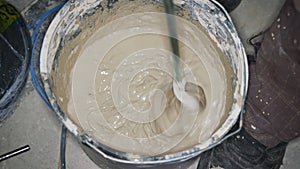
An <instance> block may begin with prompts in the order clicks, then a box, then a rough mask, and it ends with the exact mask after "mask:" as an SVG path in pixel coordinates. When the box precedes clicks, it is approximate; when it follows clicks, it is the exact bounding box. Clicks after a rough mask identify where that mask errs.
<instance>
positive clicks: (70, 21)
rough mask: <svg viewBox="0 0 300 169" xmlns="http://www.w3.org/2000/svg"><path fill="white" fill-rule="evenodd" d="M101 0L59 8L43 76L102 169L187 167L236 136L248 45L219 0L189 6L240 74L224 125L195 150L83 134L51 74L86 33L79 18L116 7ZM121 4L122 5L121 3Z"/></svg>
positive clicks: (45, 47)
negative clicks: (125, 147) (158, 149)
mask: <svg viewBox="0 0 300 169" xmlns="http://www.w3.org/2000/svg"><path fill="white" fill-rule="evenodd" d="M101 2H102V1H101V0H90V1H83V0H75V1H69V2H68V3H66V5H65V6H64V7H63V8H62V9H61V10H60V11H59V12H58V14H57V15H56V17H55V18H54V20H53V21H52V23H51V25H50V27H49V29H48V31H47V33H46V36H45V39H44V42H43V45H42V50H41V56H40V57H41V58H40V73H41V74H40V76H41V79H42V81H43V84H44V88H45V91H46V94H47V97H48V99H49V100H50V102H51V104H52V106H53V109H54V111H55V113H56V114H57V115H58V117H59V120H61V121H62V122H63V123H64V124H65V126H66V127H67V128H68V130H69V131H70V132H71V133H72V134H73V135H74V136H75V137H76V138H77V139H78V141H79V142H80V143H81V144H82V147H83V149H84V150H85V152H86V153H87V154H88V156H89V157H90V158H91V159H92V160H93V161H94V162H95V163H97V164H98V165H99V166H100V167H102V168H112V169H118V168H172V169H176V168H183V167H184V168H186V167H187V166H188V165H190V164H191V162H192V161H193V159H194V158H195V157H197V156H198V155H199V154H200V153H202V152H203V151H206V150H208V149H211V148H212V147H214V146H216V145H217V144H219V143H221V142H222V141H223V140H224V139H226V138H227V136H230V134H229V133H228V132H229V131H230V129H231V128H232V127H233V126H234V125H235V124H236V122H237V121H238V119H239V117H240V116H241V115H242V111H243V107H244V101H245V96H246V92H247V88H248V63H247V58H246V54H245V51H244V47H243V45H242V43H241V41H240V39H239V37H238V35H237V32H236V30H235V27H234V25H233V23H232V21H231V19H230V17H229V15H228V14H227V12H226V11H225V9H224V8H223V7H222V6H221V5H220V4H219V3H218V2H217V1H214V0H211V1H210V0H201V1H199V0H195V1H187V2H186V5H188V6H189V7H190V8H191V9H192V11H193V14H192V18H194V19H197V20H198V21H199V23H200V24H201V25H202V26H203V27H204V28H205V29H206V31H207V33H208V34H209V36H210V38H211V39H212V40H213V41H215V43H216V44H217V46H218V47H219V48H220V49H221V51H222V52H223V53H224V54H226V56H227V57H228V60H229V62H230V64H231V67H232V69H233V71H234V73H235V75H236V79H234V84H235V85H234V89H233V94H234V99H235V102H234V103H233V104H232V106H231V111H230V112H229V113H228V116H227V118H226V119H225V121H224V123H223V124H222V125H221V126H220V127H219V128H218V129H217V130H216V131H215V132H214V133H213V134H212V135H211V137H210V138H209V139H208V140H206V141H205V142H203V143H201V144H198V145H196V146H194V147H193V148H191V149H187V150H184V151H181V152H177V153H173V154H167V155H159V156H139V155H132V154H129V153H126V152H120V151H117V150H114V149H111V148H110V147H107V146H105V145H103V144H101V143H99V142H97V141H96V140H94V139H93V138H91V137H90V136H89V134H88V133H84V132H82V130H81V129H80V127H79V126H77V125H76V124H75V123H74V121H72V120H71V119H70V118H68V116H67V114H66V113H65V112H63V111H62V108H61V107H60V106H59V104H58V100H56V97H55V95H54V93H53V91H52V89H53V86H52V84H53V83H52V82H51V80H52V77H51V76H52V74H51V72H52V71H53V70H54V69H53V67H54V66H55V60H56V59H57V57H58V56H59V54H60V53H59V52H60V51H61V48H63V46H64V44H65V43H66V42H67V40H68V39H72V37H74V36H76V35H78V34H80V32H81V31H80V29H78V31H74V28H75V27H76V23H77V22H78V21H81V20H82V18H85V17H90V16H92V15H93V14H94V13H95V12H96V11H97V10H101V9H103V8H111V4H109V5H107V6H102V3H101ZM129 2H130V1H129ZM115 3H118V1H117V2H115ZM116 10H118V9H116ZM99 17H101V16H99ZM75 30H76V29H75ZM240 124H241V123H240Z"/></svg>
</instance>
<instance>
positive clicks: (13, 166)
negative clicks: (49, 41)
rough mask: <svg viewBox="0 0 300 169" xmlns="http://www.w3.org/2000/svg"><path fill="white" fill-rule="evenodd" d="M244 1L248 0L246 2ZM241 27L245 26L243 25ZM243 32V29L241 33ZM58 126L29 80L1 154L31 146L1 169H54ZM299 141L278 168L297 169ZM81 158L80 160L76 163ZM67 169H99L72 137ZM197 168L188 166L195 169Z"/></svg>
mask: <svg viewBox="0 0 300 169" xmlns="http://www.w3.org/2000/svg"><path fill="white" fill-rule="evenodd" d="M9 1H11V3H12V4H14V5H15V6H16V7H17V8H18V9H20V10H24V9H27V7H28V5H29V4H31V3H32V2H33V1H34V0H9ZM246 1H247V0H246ZM249 10H250V9H249ZM243 28H244V26H243ZM243 31H244V30H243ZM60 131H61V124H60V123H59V122H58V120H57V118H56V116H55V114H54V113H53V112H51V111H50V110H49V109H48V108H47V106H46V105H45V104H44V103H43V102H42V101H41V99H40V98H39V96H38V95H37V93H36V92H35V91H34V90H33V87H32V84H31V82H30V79H29V80H28V82H27V84H26V86H25V89H24V91H23V93H22V94H21V96H20V97H19V100H18V106H17V107H16V109H15V111H14V113H13V114H12V116H11V117H10V118H9V119H8V120H7V121H6V122H5V123H3V124H2V126H1V127H0V154H2V153H5V152H8V151H10V150H13V149H16V148H18V147H21V146H23V145H27V144H28V145H30V147H31V150H30V151H29V152H27V153H25V154H23V155H20V156H17V157H14V158H11V159H9V160H7V161H4V162H1V163H0V169H55V168H58V161H59V141H60ZM299 157H300V139H297V140H295V141H293V142H291V143H290V144H289V146H288V148H287V153H286V155H285V157H284V162H283V163H284V165H283V166H282V168H281V169H296V168H299V166H300V162H299V160H298V159H299ZM78 159H80V160H78ZM67 168H68V169H86V168H88V169H99V167H97V166H96V165H95V164H94V163H93V162H92V161H91V160H90V159H89V158H88V157H87V156H86V154H85V153H84V152H83V151H82V149H81V148H80V146H79V144H78V143H77V141H76V140H75V139H74V137H73V136H71V135H68V137H67ZM195 168H196V165H193V166H191V167H190V169H195Z"/></svg>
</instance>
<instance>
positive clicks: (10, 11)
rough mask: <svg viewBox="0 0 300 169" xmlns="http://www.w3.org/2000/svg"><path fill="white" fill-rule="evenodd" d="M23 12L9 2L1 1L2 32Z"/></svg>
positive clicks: (0, 24) (0, 28) (0, 19)
mask: <svg viewBox="0 0 300 169" xmlns="http://www.w3.org/2000/svg"><path fill="white" fill-rule="evenodd" d="M20 17H21V14H20V13H19V12H18V11H17V10H16V9H15V8H14V7H13V6H12V5H10V4H9V3H7V2H3V1H0V33H3V32H4V31H5V30H6V29H7V28H8V27H9V26H10V25H11V24H12V23H13V22H14V21H15V20H17V19H18V18H20Z"/></svg>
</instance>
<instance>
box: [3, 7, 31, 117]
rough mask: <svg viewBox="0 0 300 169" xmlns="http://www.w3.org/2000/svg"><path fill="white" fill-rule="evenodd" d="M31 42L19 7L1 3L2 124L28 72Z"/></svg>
mask: <svg viewBox="0 0 300 169" xmlns="http://www.w3.org/2000/svg"><path fill="white" fill-rule="evenodd" d="M30 55H31V39H30V35H29V32H28V29H27V27H26V23H25V21H24V19H23V18H22V16H21V14H20V13H19V12H18V11H17V9H16V8H15V7H13V6H12V5H11V4H9V3H7V2H6V1H0V123H1V122H2V121H3V120H4V119H6V118H7V117H8V116H9V115H10V114H11V112H12V110H13V108H14V102H15V101H16V98H17V97H18V95H19V93H20V91H21V90H22V88H23V86H24V84H25V82H26V77H27V73H28V66H29V62H30Z"/></svg>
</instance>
